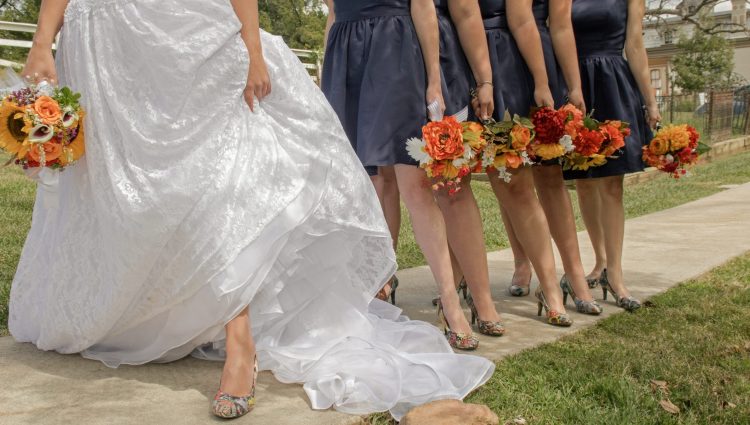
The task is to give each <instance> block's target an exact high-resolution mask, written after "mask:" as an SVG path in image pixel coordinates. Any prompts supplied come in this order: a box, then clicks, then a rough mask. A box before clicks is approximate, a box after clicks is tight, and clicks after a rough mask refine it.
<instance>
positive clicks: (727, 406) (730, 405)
mask: <svg viewBox="0 0 750 425" xmlns="http://www.w3.org/2000/svg"><path fill="white" fill-rule="evenodd" d="M735 407H737V405H736V404H734V403H732V402H731V401H722V402H721V408H722V409H734V408H735Z"/></svg>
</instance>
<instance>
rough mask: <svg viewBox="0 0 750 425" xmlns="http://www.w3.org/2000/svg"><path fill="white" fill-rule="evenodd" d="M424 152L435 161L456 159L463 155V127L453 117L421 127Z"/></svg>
mask: <svg viewBox="0 0 750 425" xmlns="http://www.w3.org/2000/svg"><path fill="white" fill-rule="evenodd" d="M422 135H423V139H424V141H425V151H426V152H427V154H428V155H429V156H430V158H432V159H434V160H436V161H442V160H445V159H456V158H459V157H461V156H463V154H464V138H463V127H462V126H461V124H460V123H459V122H458V121H456V119H455V118H453V117H446V118H445V119H444V120H442V121H435V122H431V123H429V124H427V125H426V126H424V127H422Z"/></svg>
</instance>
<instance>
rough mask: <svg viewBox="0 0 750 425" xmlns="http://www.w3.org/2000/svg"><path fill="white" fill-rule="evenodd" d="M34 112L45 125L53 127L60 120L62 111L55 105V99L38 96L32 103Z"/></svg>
mask: <svg viewBox="0 0 750 425" xmlns="http://www.w3.org/2000/svg"><path fill="white" fill-rule="evenodd" d="M34 112H36V114H37V115H39V118H41V119H42V121H43V122H44V123H45V124H47V125H55V124H56V123H57V121H59V120H60V118H62V111H61V110H60V105H58V104H57V102H56V101H55V99H52V98H51V97H49V96H40V97H39V98H38V99H37V100H36V102H34Z"/></svg>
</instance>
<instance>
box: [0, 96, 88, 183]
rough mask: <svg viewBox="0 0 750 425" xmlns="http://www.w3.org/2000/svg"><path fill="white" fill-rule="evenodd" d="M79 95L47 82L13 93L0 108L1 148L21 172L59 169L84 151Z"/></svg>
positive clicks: (77, 157) (80, 155)
mask: <svg viewBox="0 0 750 425" xmlns="http://www.w3.org/2000/svg"><path fill="white" fill-rule="evenodd" d="M80 97H81V95H80V94H78V93H74V92H73V91H72V90H70V88H68V87H62V88H54V87H52V86H50V85H49V84H47V83H41V84H39V85H32V86H28V87H25V88H22V89H20V90H16V91H13V92H11V93H10V94H8V95H6V96H4V97H3V99H2V105H1V106H0V149H3V150H4V151H5V152H7V153H9V154H10V155H11V160H10V162H9V164H10V163H16V164H18V165H20V166H22V167H23V168H24V169H29V168H38V167H41V168H51V169H57V170H62V169H64V168H65V167H67V166H68V165H71V164H73V163H75V162H76V161H77V160H78V159H80V158H81V157H82V156H83V154H84V152H85V145H84V132H83V122H82V120H83V117H84V111H83V109H82V108H81V106H80V104H79V103H78V101H79V99H80Z"/></svg>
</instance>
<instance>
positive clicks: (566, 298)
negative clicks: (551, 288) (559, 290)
mask: <svg viewBox="0 0 750 425" xmlns="http://www.w3.org/2000/svg"><path fill="white" fill-rule="evenodd" d="M563 305H568V291H563Z"/></svg>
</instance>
